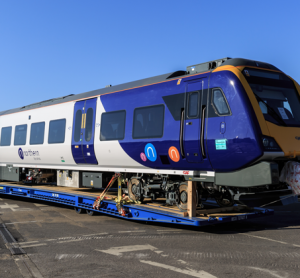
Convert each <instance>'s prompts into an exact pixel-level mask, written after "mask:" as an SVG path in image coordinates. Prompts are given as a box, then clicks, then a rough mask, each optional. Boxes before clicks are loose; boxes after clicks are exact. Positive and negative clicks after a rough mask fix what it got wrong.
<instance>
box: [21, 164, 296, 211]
mask: <svg viewBox="0 0 300 278" xmlns="http://www.w3.org/2000/svg"><path fill="white" fill-rule="evenodd" d="M62 172H67V174H66V175H65V177H66V179H70V180H72V176H75V172H77V175H78V176H80V175H79V174H78V171H71V170H70V171H68V170H65V171H62ZM58 173H59V171H58V170H52V169H29V168H22V169H20V181H23V182H24V183H27V184H28V183H31V184H52V185H61V184H59V183H58V175H60V174H58ZM91 173H92V172H91ZM95 174H97V173H95ZM98 174H100V173H98ZM113 174H114V173H111V172H105V173H101V175H102V182H103V184H102V185H101V187H94V186H89V187H90V188H97V189H100V188H105V187H106V184H107V183H108V182H109V180H110V179H111V177H112V175H113ZM185 178H186V177H184V176H176V175H157V174H130V173H122V188H123V191H124V193H125V194H128V196H129V198H130V199H132V200H133V201H137V202H143V201H144V199H147V202H148V201H149V199H150V200H151V201H153V202H155V201H160V202H165V205H166V206H174V205H177V206H178V207H179V208H180V210H182V211H186V210H187V203H188V181H187V180H186V179H185ZM194 185H195V186H194V190H195V192H194V194H193V196H195V200H194V201H195V203H196V205H197V207H198V209H201V208H203V207H204V203H207V201H211V200H214V201H215V202H216V203H217V204H218V205H219V206H221V207H229V206H232V205H234V204H242V205H248V206H263V205H266V204H274V205H278V204H279V203H280V200H281V199H282V198H285V197H284V196H286V198H288V196H290V195H291V194H292V191H291V189H289V187H288V185H287V184H286V183H282V182H279V180H278V182H277V183H276V184H266V185H260V186H253V187H237V186H223V185H218V184H216V183H215V182H203V181H201V182H200V181H194ZM77 187H82V180H80V178H79V179H78V186H77ZM163 200H165V201H163Z"/></svg>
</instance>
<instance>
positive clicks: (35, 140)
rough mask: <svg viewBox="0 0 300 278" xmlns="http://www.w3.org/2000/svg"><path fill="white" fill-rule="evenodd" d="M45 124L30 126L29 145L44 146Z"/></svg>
mask: <svg viewBox="0 0 300 278" xmlns="http://www.w3.org/2000/svg"><path fill="white" fill-rule="evenodd" d="M44 133H45V122H41V123H34V124H31V128H30V145H39V144H44Z"/></svg>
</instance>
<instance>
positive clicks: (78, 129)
mask: <svg viewBox="0 0 300 278" xmlns="http://www.w3.org/2000/svg"><path fill="white" fill-rule="evenodd" d="M81 118H82V112H81V110H77V112H76V116H75V130H74V141H75V142H78V141H79V140H80V134H81Z"/></svg>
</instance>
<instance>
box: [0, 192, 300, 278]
mask: <svg viewBox="0 0 300 278" xmlns="http://www.w3.org/2000/svg"><path fill="white" fill-rule="evenodd" d="M270 208H272V209H275V214H274V215H273V216H268V217H263V218H258V219H254V220H246V221H239V222H232V223H225V224H218V225H213V226H208V227H203V228H195V227H187V226H175V225H164V224H153V223H151V224H149V223H145V222H133V221H128V220H123V219H119V218H116V217H112V216H106V215H101V214H98V215H94V216H89V215H87V214H78V213H76V212H75V211H74V210H73V209H72V208H70V207H67V206H59V205H57V204H53V203H47V202H37V201H33V200H24V199H21V198H18V197H10V196H7V195H0V225H2V228H1V227H0V229H2V231H4V232H5V233H6V232H7V235H11V236H12V241H13V242H14V243H9V242H6V241H5V240H4V239H3V238H2V237H0V277H5V278H12V277H13V278H15V277H26V278H27V277H38V278H41V277H64V278H67V277H89V278H92V277H143V278H146V277H164V278H168V277H202V278H212V277H218V278H221V277H266V278H268V277H270V278H271V277H277V278H279V277H283V278H290V277H291V278H292V277H295V278H296V277H300V233H299V230H300V202H298V203H296V204H291V205H287V206H283V207H270ZM3 224H4V226H3ZM12 247H14V248H15V249H14V251H15V252H17V254H15V255H12V252H11V249H10V248H12ZM18 250H19V253H18Z"/></svg>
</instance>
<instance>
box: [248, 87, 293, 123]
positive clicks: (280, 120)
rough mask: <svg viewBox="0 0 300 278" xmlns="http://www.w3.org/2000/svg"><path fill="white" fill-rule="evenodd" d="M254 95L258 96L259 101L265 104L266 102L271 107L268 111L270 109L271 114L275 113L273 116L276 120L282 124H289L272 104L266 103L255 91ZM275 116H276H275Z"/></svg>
mask: <svg viewBox="0 0 300 278" xmlns="http://www.w3.org/2000/svg"><path fill="white" fill-rule="evenodd" d="M254 95H255V96H256V98H257V99H258V100H259V101H261V102H262V103H263V104H265V105H266V106H267V107H268V108H269V110H268V112H269V111H270V112H271V113H270V114H271V115H273V118H274V119H275V120H277V121H278V122H280V123H281V124H283V125H284V126H287V125H286V123H285V121H284V120H283V119H282V118H281V117H280V116H279V115H278V114H277V112H276V111H275V110H274V108H273V107H272V106H270V105H269V104H268V103H266V102H265V101H264V100H263V99H262V98H261V97H260V96H258V95H257V94H256V93H254ZM274 116H275V117H274Z"/></svg>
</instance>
